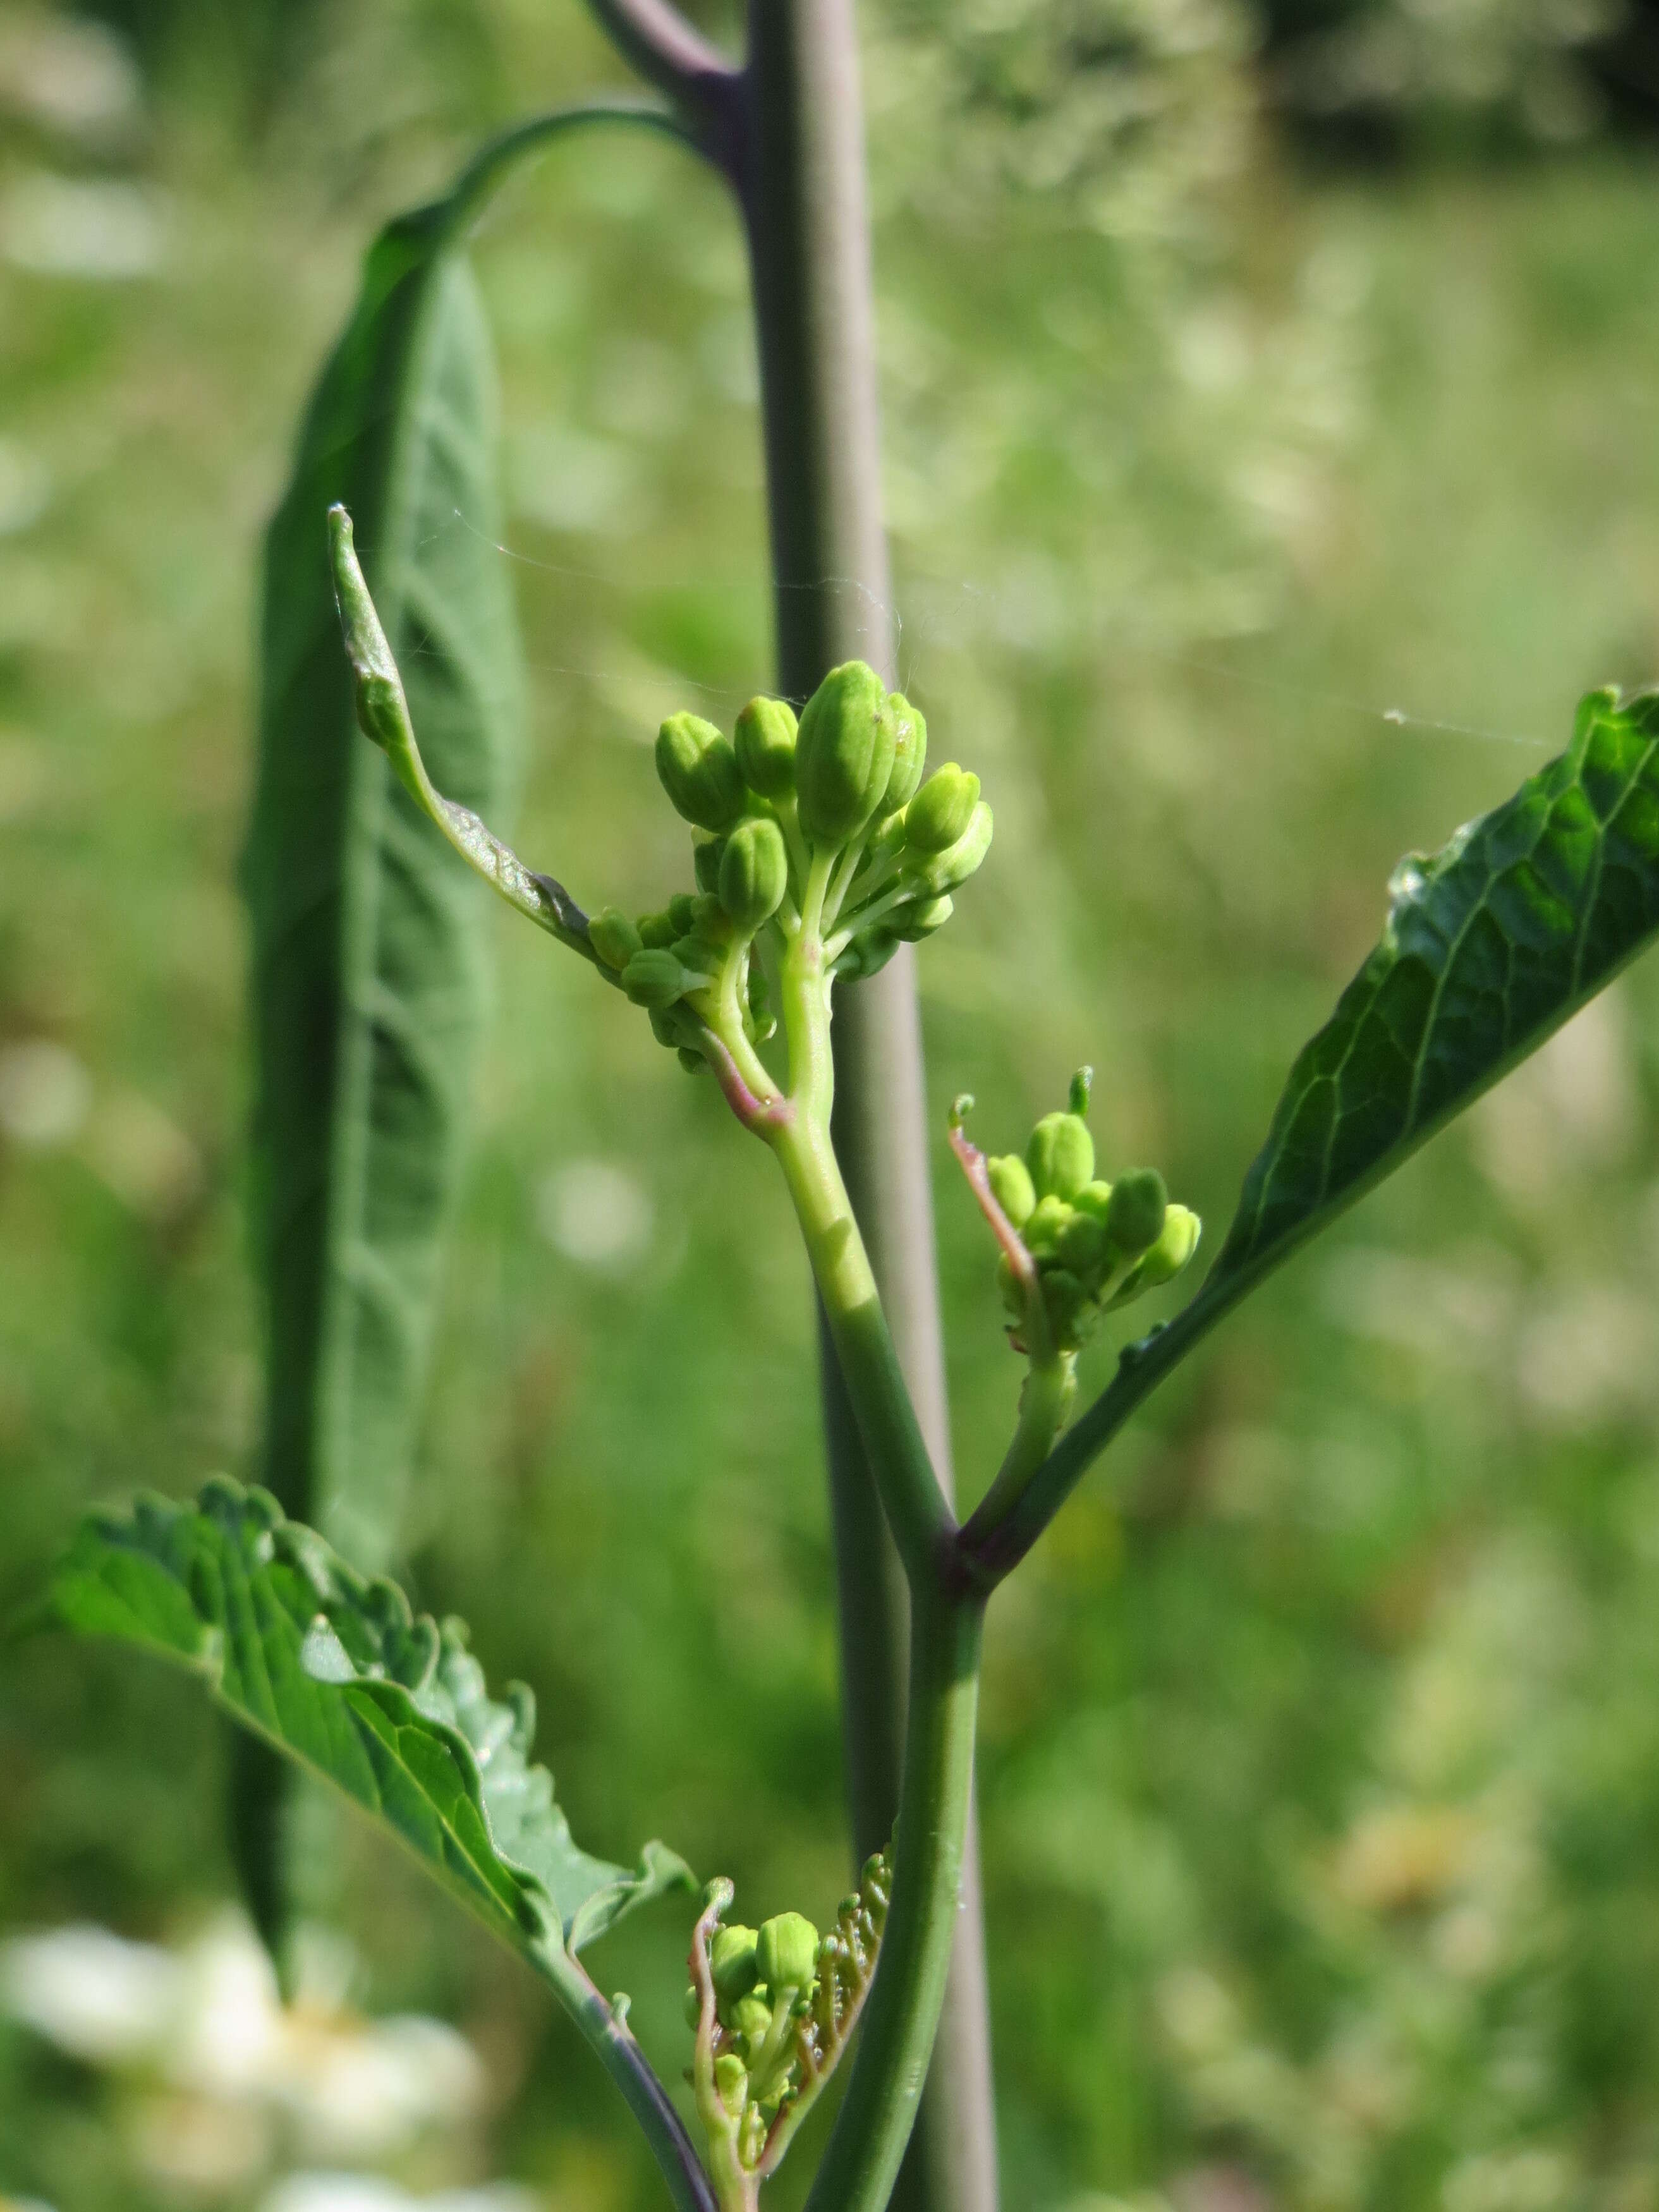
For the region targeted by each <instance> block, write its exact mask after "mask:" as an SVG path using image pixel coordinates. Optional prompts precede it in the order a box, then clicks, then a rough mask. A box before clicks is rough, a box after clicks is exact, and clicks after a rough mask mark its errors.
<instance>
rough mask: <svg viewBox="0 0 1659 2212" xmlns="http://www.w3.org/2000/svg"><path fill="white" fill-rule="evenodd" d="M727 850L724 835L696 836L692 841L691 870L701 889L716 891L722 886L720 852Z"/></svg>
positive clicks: (698, 887)
mask: <svg viewBox="0 0 1659 2212" xmlns="http://www.w3.org/2000/svg"><path fill="white" fill-rule="evenodd" d="M725 850H726V840H725V838H724V837H694V838H693V839H692V841H691V872H692V874H693V875H694V876H696V879H697V889H698V890H700V891H709V892H714V891H717V890H719V889H720V854H722V853H723V852H724V851H725Z"/></svg>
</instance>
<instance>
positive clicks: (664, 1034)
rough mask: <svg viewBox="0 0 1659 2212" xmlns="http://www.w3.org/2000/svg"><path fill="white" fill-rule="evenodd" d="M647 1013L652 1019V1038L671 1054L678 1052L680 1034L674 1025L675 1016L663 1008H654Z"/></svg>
mask: <svg viewBox="0 0 1659 2212" xmlns="http://www.w3.org/2000/svg"><path fill="white" fill-rule="evenodd" d="M647 1012H648V1014H649V1017H650V1022H651V1034H652V1036H653V1037H655V1039H656V1040H657V1042H658V1043H659V1044H664V1045H666V1046H667V1047H668V1049H669V1050H670V1052H678V1049H679V1042H680V1033H679V1031H678V1029H677V1028H676V1027H675V1025H674V1018H673V1016H672V1015H671V1013H669V1012H667V1010H666V1009H665V1008H664V1007H662V1006H652V1007H650V1008H648V1009H647Z"/></svg>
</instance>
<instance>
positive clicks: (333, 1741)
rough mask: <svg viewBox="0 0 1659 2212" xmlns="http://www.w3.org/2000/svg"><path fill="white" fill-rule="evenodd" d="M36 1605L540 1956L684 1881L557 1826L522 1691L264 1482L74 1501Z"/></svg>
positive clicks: (655, 1847) (459, 1631)
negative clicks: (279, 1768)
mask: <svg viewBox="0 0 1659 2212" xmlns="http://www.w3.org/2000/svg"><path fill="white" fill-rule="evenodd" d="M47 1606H48V1609H49V1612H50V1615H51V1617H52V1619H53V1620H55V1621H56V1622H57V1623H58V1625H60V1626H63V1627H65V1628H69V1629H71V1630H73V1631H75V1632H76V1633H78V1634H80V1635H83V1636H97V1637H108V1638H115V1639H116V1640H117V1641H118V1642H121V1643H124V1644H131V1645H134V1646H136V1647H137V1648H139V1649H141V1650H146V1651H149V1652H150V1653H152V1654H154V1655H155V1656H158V1657H161V1658H166V1659H170V1660H173V1661H174V1662H177V1663H179V1664H182V1665H184V1666H186V1667H188V1668H191V1669H192V1670H193V1671H194V1672H195V1673H197V1674H199V1675H201V1676H202V1677H203V1679H204V1680H205V1681H206V1683H207V1684H208V1686H209V1687H210V1690H211V1691H212V1692H213V1695H214V1696H215V1698H216V1699H217V1701H218V1702H219V1704H220V1705H222V1706H223V1707H224V1708H225V1710H226V1711H228V1713H229V1714H230V1715H231V1716H232V1717H233V1718H234V1719H235V1720H237V1721H239V1722H240V1723H241V1724H242V1725H243V1726H244V1727H245V1728H247V1729H252V1731H253V1732H254V1733H255V1734H256V1735H258V1736H259V1737H260V1738H262V1739H263V1741H264V1742H265V1743H266V1744H267V1745H269V1746H270V1747H271V1748H272V1749H273V1750H274V1751H276V1752H279V1753H283V1754H284V1755H285V1756H286V1757H287V1758H289V1759H292V1760H294V1761H295V1762H296V1763H297V1764H298V1765H300V1766H301V1767H302V1768H304V1769H306V1770H307V1771H309V1772H310V1773H312V1774H313V1775H315V1776H318V1777H320V1778H322V1779H323V1780H325V1781H326V1782H329V1783H331V1784H333V1785H334V1787H335V1788H336V1789H337V1790H341V1791H343V1793H344V1795H345V1796H348V1797H349V1798H351V1799H353V1800H354V1801H355V1802H356V1803H357V1804H358V1805H359V1806H360V1807H361V1808H362V1809H363V1810H364V1811H365V1812H367V1813H368V1814H372V1815H373V1816H374V1818H375V1819H376V1820H378V1821H379V1822H380V1823H381V1824H382V1825H383V1826H385V1827H386V1828H387V1829H388V1830H389V1831H390V1832H392V1834H394V1835H395V1836H396V1837H397V1838H398V1840H399V1841H400V1842H402V1843H403V1844H405V1845H406V1846H407V1847H408V1848H409V1849H410V1850H412V1851H414V1852H415V1854H416V1857H419V1858H420V1859H421V1860H422V1862H423V1863H425V1864H426V1865H427V1867H428V1869H430V1870H431V1871H432V1872H433V1873H434V1874H435V1875H437V1876H438V1878H439V1880H440V1881H442V1882H443V1883H444V1885H445V1886H446V1887H447V1888H448V1889H450V1890H451V1891H452V1892H453V1893H454V1894H456V1895H457V1896H458V1897H459V1898H460V1899H462V1901H463V1902H464V1903H465V1904H466V1905H469V1906H471V1909H472V1911H475V1912H476V1913H477V1914H478V1916H479V1917H481V1918H482V1919H483V1920H484V1921H485V1922H486V1923H488V1924H489V1926H490V1927H491V1928H492V1929H494V1930H495V1933H496V1934H497V1935H498V1936H501V1937H503V1938H504V1939H505V1940H507V1942H511V1943H513V1944H514V1945H515V1946H516V1947H517V1948H520V1949H521V1950H524V1951H526V1952H527V1953H529V1954H531V1955H532V1957H534V1958H535V1959H537V1960H538V1962H539V1963H541V1964H542V1965H543V1966H544V1967H549V1966H550V1967H552V1968H553V1969H554V1970H555V1971H554V1974H553V1978H555V1980H557V1973H556V1968H557V1965H558V1960H559V1958H560V1957H561V1956H562V1955H564V1954H570V1953H574V1951H576V1950H577V1949H578V1948H580V1946H581V1945H582V1944H584V1943H587V1942H592V1940H593V1939H594V1937H596V1936H599V1935H602V1934H603V1933H604V1932H605V1929H608V1928H611V1927H613V1926H614V1925H615V1924H616V1923H617V1921H618V1920H620V1919H621V1918H622V1917H623V1916H624V1915H625V1914H626V1913H629V1912H630V1911H634V1910H635V1907H637V1906H638V1905H642V1904H644V1903H646V1902H647V1900H648V1899H652V1898H654V1897H658V1896H660V1895H661V1894H663V1893H665V1892H667V1891H670V1890H677V1889H685V1888H689V1887H691V1876H690V1871H689V1870H688V1869H687V1868H686V1866H685V1864H684V1861H683V1860H681V1859H680V1858H678V1857H677V1856H676V1855H675V1853H673V1852H672V1851H671V1850H668V1849H667V1848H666V1847H665V1845H663V1844H655V1843H653V1844H647V1845H646V1847H645V1850H644V1851H643V1852H642V1853H641V1857H640V1860H639V1863H638V1864H637V1865H636V1866H635V1867H632V1868H629V1867H623V1866H615V1865H611V1864H610V1863H607V1862H606V1861H605V1860H603V1859H598V1858H594V1857H592V1856H591V1855H590V1854H589V1853H587V1852H586V1851H584V1850H580V1849H579V1848H578V1846H577V1845H576V1844H575V1843H574V1841H573V1839H572V1838H571V1834H570V1827H569V1824H568V1821H567V1820H566V1819H565V1816H564V1814H563V1813H562V1811H561V1809H560V1808H559V1806H558V1804H557V1803H556V1801H555V1798H554V1796H553V1784H552V1779H551V1778H550V1775H549V1774H548V1772H547V1770H546V1769H545V1768H544V1767H541V1766H537V1765H532V1763H531V1756H530V1754H531V1745H532V1737H533V1735H534V1731H535V1705H534V1701H533V1699H532V1698H531V1696H530V1693H529V1692H528V1691H526V1690H525V1689H523V1688H522V1687H521V1686H513V1687H512V1688H510V1689H509V1690H508V1692H507V1696H506V1698H505V1699H494V1698H492V1697H491V1696H490V1695H489V1691H488V1689H487V1688H486V1686H485V1683H484V1678H483V1669H482V1668H480V1667H479V1665H478V1662H477V1660H476V1659H474V1658H473V1656H472V1655H471V1652H470V1651H469V1650H468V1649H467V1638H466V1632H465V1628H464V1627H463V1626H461V1625H460V1624H459V1622H456V1621H447V1622H445V1623H444V1624H443V1626H438V1624H436V1623H435V1621H433V1620H431V1619H430V1617H429V1616H428V1615H426V1614H416V1613H412V1612H411V1611H410V1606H409V1602H408V1600H407V1599H406V1598H405V1597H404V1595H403V1592H402V1591H401V1590H400V1589H398V1587H397V1586H396V1584H395V1583H390V1582H387V1581H385V1580H381V1579H370V1578H368V1577H364V1576H362V1575H359V1574H357V1573H356V1571H354V1570H353V1569H352V1568H350V1567H349V1566H348V1565H346V1563H345V1562H344V1560H343V1559H341V1558H340V1557H339V1556H338V1555H337V1553H334V1552H333V1551H331V1549H330V1547H328V1546H327V1545H326V1544H325V1542H324V1541H323V1540H322V1538H321V1537H320V1536H319V1535H318V1534H315V1532H314V1531H313V1530H312V1529H309V1528H303V1527H301V1525H300V1524H299V1523H298V1522H293V1521H290V1520H288V1519H287V1518H285V1516H283V1512H282V1510H281V1508H280V1507H279V1506H278V1504H276V1500H275V1498H272V1497H270V1494H269V1493H268V1492H264V1491H262V1490H244V1489H242V1488H240V1486H237V1485H236V1484H234V1483H231V1482H227V1481H216V1482H211V1483H210V1484H209V1485H208V1486H207V1487H206V1488H205V1489H204V1491H203V1492H202V1494H201V1496H200V1498H199V1499H198V1500H197V1503H196V1504H194V1505H178V1504H170V1503H167V1502H166V1501H164V1500H161V1499H156V1498H141V1499H140V1500H139V1502H138V1503H137V1505H136V1506H135V1507H134V1508H133V1510H132V1511H131V1513H130V1514H123V1515H115V1514H94V1515H92V1516H88V1519H87V1520H86V1521H84V1522H82V1526H81V1528H80V1529H79V1531H78V1533H77V1534H76V1537H75V1540H74V1541H73V1543H72V1545H71V1546H70V1550H69V1552H68V1553H66V1555H65V1556H64V1559H63V1560H62V1562H61V1563H60V1564H59V1565H58V1569H57V1571H56V1572H55V1573H54V1575H53V1577H52V1583H51V1587H50V1590H49V1593H48V1598H47Z"/></svg>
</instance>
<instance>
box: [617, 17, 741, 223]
mask: <svg viewBox="0 0 1659 2212" xmlns="http://www.w3.org/2000/svg"><path fill="white" fill-rule="evenodd" d="M589 5H590V6H591V8H592V11H593V13H594V15H596V16H597V17H598V18H599V21H600V23H601V24H602V25H603V26H604V27H605V30H606V31H607V32H608V33H610V36H611V43H612V44H613V45H614V46H616V48H617V52H619V53H620V54H622V56H623V58H624V59H625V60H627V61H629V63H631V64H633V66H634V68H635V69H636V70H638V71H639V73H640V75H641V76H642V77H643V78H644V79H645V80H646V82H647V83H648V84H653V85H655V86H656V88H657V89H658V90H659V92H662V93H665V94H667V96H668V98H669V99H670V100H672V101H673V102H674V105H675V106H676V107H678V108H679V109H680V110H681V111H682V112H684V114H685V115H686V116H687V117H688V118H690V121H691V122H692V124H693V125H694V126H695V129H696V142H697V144H698V147H699V149H700V150H701V151H702V153H704V154H706V155H708V159H709V160H710V161H713V162H714V166H715V167H717V168H718V169H720V171H721V172H722V173H724V174H725V175H726V178H727V179H729V180H730V182H731V183H732V185H736V184H737V181H738V168H739V161H740V137H741V113H742V106H743V73H742V71H741V70H739V69H738V67H737V66H736V65H735V64H733V63H732V62H730V61H728V60H727V59H726V56H725V55H724V54H723V53H721V52H720V50H719V48H718V47H717V46H711V45H710V43H709V42H708V40H707V39H705V38H704V37H703V35H702V32H701V31H698V30H696V29H695V28H694V27H693V26H692V25H691V24H690V23H688V22H687V21H686V20H685V18H684V15H681V14H680V12H679V10H678V8H676V7H674V6H672V5H671V0H589Z"/></svg>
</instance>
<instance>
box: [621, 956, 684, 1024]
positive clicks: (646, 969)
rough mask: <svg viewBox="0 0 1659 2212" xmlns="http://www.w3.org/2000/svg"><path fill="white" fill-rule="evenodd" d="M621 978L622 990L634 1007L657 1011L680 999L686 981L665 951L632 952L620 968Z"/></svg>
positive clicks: (676, 962) (676, 961) (682, 973)
mask: <svg viewBox="0 0 1659 2212" xmlns="http://www.w3.org/2000/svg"><path fill="white" fill-rule="evenodd" d="M622 979H623V990H624V991H626V992H627V994H628V995H629V998H630V999H631V1000H633V1001H634V1004H635V1006H653V1007H655V1008H657V1009H658V1010H659V1011H660V1010H661V1009H662V1008H663V1007H665V1006H672V1005H673V1003H674V1001H675V1000H676V999H678V998H683V997H684V994H685V987H686V983H687V981H688V980H689V979H688V978H687V976H686V974H685V971H684V969H683V968H682V967H681V966H680V963H679V962H678V960H677V959H676V958H675V957H674V956H673V954H672V953H671V952H670V951H666V950H665V951H660V952H653V951H644V952H636V953H635V955H634V957H633V958H632V959H631V960H630V961H629V963H628V965H627V967H625V968H624V969H623V971H622Z"/></svg>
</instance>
